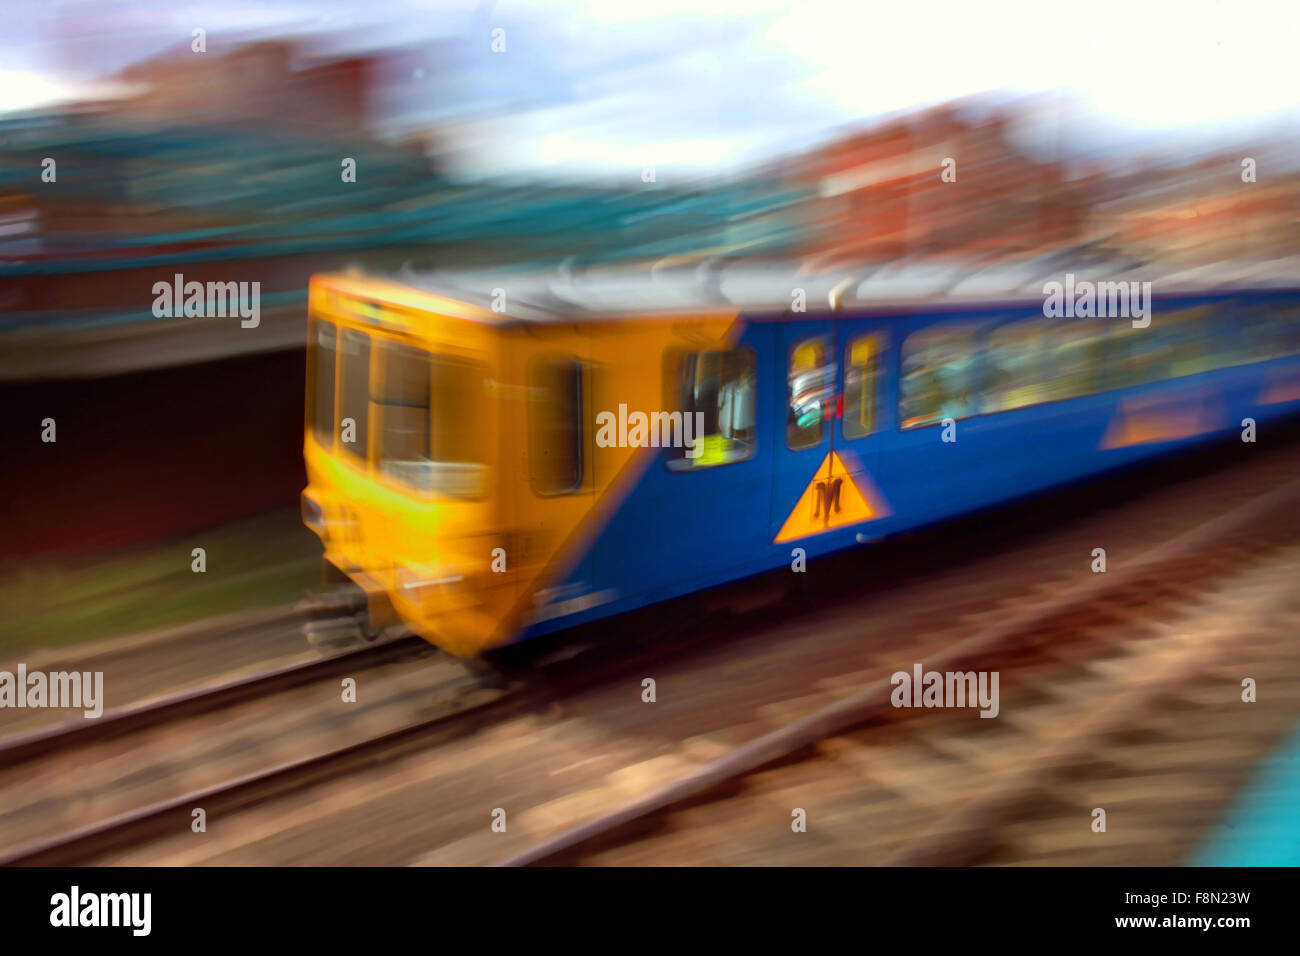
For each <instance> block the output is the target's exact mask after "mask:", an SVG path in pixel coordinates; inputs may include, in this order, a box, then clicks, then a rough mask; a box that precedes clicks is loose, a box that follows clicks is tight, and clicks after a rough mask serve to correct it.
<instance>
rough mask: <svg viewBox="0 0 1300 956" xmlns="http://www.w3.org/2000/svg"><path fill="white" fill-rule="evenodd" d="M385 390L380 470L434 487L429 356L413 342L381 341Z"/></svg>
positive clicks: (422, 487) (381, 405)
mask: <svg viewBox="0 0 1300 956" xmlns="http://www.w3.org/2000/svg"><path fill="white" fill-rule="evenodd" d="M379 351H380V361H381V363H382V367H383V382H384V386H383V390H382V393H381V394H380V395H379V397H378V398H377V399H376V401H375V404H376V405H377V406H378V407H379V470H380V471H381V472H382V473H383V474H385V475H388V476H389V477H390V478H393V479H394V480H396V481H398V482H400V483H402V484H404V485H409V486H411V487H413V488H418V489H420V490H422V491H427V490H428V489H429V488H430V484H431V478H432V471H431V470H430V464H431V463H432V457H431V455H430V453H429V440H430V426H431V420H430V415H429V394H430V392H429V355H428V353H427V352H422V351H420V350H419V349H415V348H412V347H411V346H409V345H400V344H398V343H396V342H385V341H381V342H380V343H379Z"/></svg>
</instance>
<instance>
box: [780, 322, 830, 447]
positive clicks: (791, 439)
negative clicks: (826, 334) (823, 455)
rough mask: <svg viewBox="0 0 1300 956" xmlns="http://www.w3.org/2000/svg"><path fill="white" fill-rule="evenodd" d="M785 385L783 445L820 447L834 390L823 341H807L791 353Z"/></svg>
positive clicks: (824, 341)
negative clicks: (824, 423) (823, 422)
mask: <svg viewBox="0 0 1300 956" xmlns="http://www.w3.org/2000/svg"><path fill="white" fill-rule="evenodd" d="M786 382H787V388H786V421H785V443H786V444H787V445H789V446H790V448H791V449H794V450H796V451H797V450H798V449H800V448H811V447H812V446H813V445H817V444H820V443H821V440H822V421H823V420H824V419H825V418H826V406H827V402H828V401H830V400H833V397H834V389H835V365H834V363H830V364H827V361H826V340H825V339H808V340H807V341H805V342H800V343H799V344H798V345H796V346H795V347H794V348H792V349H791V350H790V362H789V367H788V369H787V375H786Z"/></svg>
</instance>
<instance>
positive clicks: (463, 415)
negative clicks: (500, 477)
mask: <svg viewBox="0 0 1300 956" xmlns="http://www.w3.org/2000/svg"><path fill="white" fill-rule="evenodd" d="M431 368H432V376H433V413H432V416H431V417H432V419H433V422H432V426H433V434H432V437H431V440H430V446H429V447H430V449H431V452H432V458H433V481H432V485H433V490H434V491H437V492H439V493H441V494H444V495H452V496H453V497H457V498H479V497H482V496H483V495H484V494H485V493H486V492H487V465H486V460H487V455H486V454H485V451H484V446H485V441H486V437H485V436H486V428H487V425H486V423H485V421H484V418H485V416H484V412H483V409H484V404H483V403H484V399H485V397H486V395H487V378H488V372H487V366H486V365H484V364H482V363H481V362H472V361H469V360H468V359H458V358H450V357H447V356H441V355H436V356H434V358H433V362H432V366H431Z"/></svg>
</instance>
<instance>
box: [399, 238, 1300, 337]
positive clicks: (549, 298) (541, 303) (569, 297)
mask: <svg viewBox="0 0 1300 956" xmlns="http://www.w3.org/2000/svg"><path fill="white" fill-rule="evenodd" d="M1067 273H1072V274H1073V275H1074V277H1075V283H1076V284H1077V283H1080V282H1083V281H1085V280H1088V281H1092V282H1120V281H1125V282H1127V281H1137V282H1151V284H1152V289H1151V291H1152V294H1153V295H1155V296H1157V297H1159V296H1165V295H1174V294H1188V293H1197V292H1210V293H1212V292H1217V291H1232V290H1240V291H1244V290H1267V289H1288V288H1300V256H1295V257H1290V258H1286V259H1275V260H1269V261H1245V260H1241V261H1225V262H1218V263H1214V264H1211V265H1188V264H1186V263H1175V262H1173V261H1172V260H1170V261H1165V262H1161V261H1152V260H1142V259H1136V258H1128V259H1122V258H1115V257H1110V258H1099V257H1096V256H1086V255H1082V256H1080V255H1065V254H1058V255H1049V256H1042V257H1040V258H1036V259H1032V260H1021V261H1017V262H1007V261H1005V260H1004V261H1000V262H978V261H972V260H948V261H937V260H919V261H917V260H900V261H895V262H889V263H873V264H870V265H863V266H860V267H853V266H842V267H837V268H835V269H830V270H821V271H818V272H815V273H814V272H812V271H811V270H810V269H809V268H808V267H807V266H800V265H799V264H797V263H791V262H757V261H740V260H731V261H718V260H705V261H702V262H693V263H681V262H668V261H663V262H660V263H658V264H655V265H653V266H642V267H630V266H601V267H595V268H586V269H580V268H576V267H574V266H573V265H572V264H571V263H565V264H562V265H561V266H560V267H559V268H558V269H549V270H538V269H527V270H518V269H513V270H512V269H504V268H503V269H492V270H475V271H466V272H438V271H432V272H416V271H414V270H411V269H403V270H401V271H400V272H399V273H398V274H397V275H394V276H390V277H388V279H389V281H393V282H396V283H399V284H400V285H402V286H406V287H409V288H413V289H416V290H419V291H422V292H426V293H432V294H436V295H438V296H441V297H443V298H446V299H452V300H456V301H459V302H463V303H465V304H466V305H469V306H471V307H474V308H475V309H476V311H477V310H482V312H483V313H486V316H485V317H487V316H498V315H499V318H497V319H496V321H511V320H516V321H535V322H554V321H570V322H571V321H573V320H574V319H597V318H608V319H616V318H632V317H640V316H654V315H659V314H689V313H696V314H698V313H701V312H726V311H744V312H750V313H774V314H780V313H784V312H786V311H788V310H789V309H790V307H791V303H792V299H793V296H794V294H795V290H796V289H803V290H804V294H805V297H806V299H805V301H806V308H807V310H808V311H809V312H814V313H815V312H826V311H830V310H834V309H836V308H839V309H853V310H857V311H888V310H891V309H898V310H905V311H916V310H918V309H930V308H937V309H949V308H956V307H958V306H968V307H978V306H980V305H981V304H986V305H990V306H993V305H1005V304H1016V303H1022V302H1023V303H1041V302H1042V300H1043V296H1044V294H1045V293H1044V285H1045V284H1046V283H1048V282H1052V281H1055V282H1062V283H1063V282H1064V281H1065V277H1066V275H1067ZM497 290H504V292H505V296H504V306H505V309H504V311H493V310H492V304H493V302H494V297H495V299H500V298H501V296H500V295H499V293H498V291H497Z"/></svg>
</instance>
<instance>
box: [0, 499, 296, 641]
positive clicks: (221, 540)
mask: <svg viewBox="0 0 1300 956" xmlns="http://www.w3.org/2000/svg"><path fill="white" fill-rule="evenodd" d="M194 548H203V549H204V550H205V551H206V553H207V554H206V558H207V570H206V572H205V573H203V574H197V573H195V572H194V571H192V570H191V568H190V565H191V562H192V560H193V559H192V558H191V556H190V555H191V551H192V550H193V549H194ZM319 583H320V543H319V541H318V540H317V539H316V537H315V536H314V535H313V534H312V533H311V532H310V531H308V530H307V529H306V528H304V527H303V526H302V522H301V520H300V518H299V516H298V511H297V509H287V510H284V511H276V512H272V513H270V514H266V515H260V516H258V517H256V518H249V519H244V520H241V521H238V522H234V523H232V524H228V525H224V526H221V527H218V528H212V529H209V530H207V531H200V532H196V533H194V534H191V535H187V536H186V537H184V538H181V539H177V540H174V541H170V542H166V543H163V544H158V545H151V546H149V547H146V548H139V549H132V550H130V551H124V552H120V553H117V554H113V555H108V556H101V557H97V558H94V559H85V558H80V559H66V560H51V561H44V562H23V563H18V562H14V563H12V564H9V565H4V566H0V607H3V608H4V609H5V610H4V617H5V627H4V629H3V631H2V632H0V660H4V659H12V658H14V657H15V656H16V655H18V654H21V653H24V652H27V651H30V650H32V649H34V648H38V647H64V646H67V645H70V644H76V643H79V642H81V641H87V640H92V639H95V638H102V637H109V636H113V635H118V634H130V633H137V632H140V631H147V630H152V629H154V628H160V627H174V626H177V625H181V624H186V623H189V622H192V621H197V620H201V619H202V618H205V617H209V616H212V615H215V614H229V613H232V612H236V611H247V610H250V609H254V608H259V607H267V606H270V605H275V604H280V603H284V602H289V601H294V600H296V599H297V598H299V597H301V596H302V595H303V593H304V592H306V591H308V590H310V589H311V588H313V587H315V586H317V585H318V584H319Z"/></svg>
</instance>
